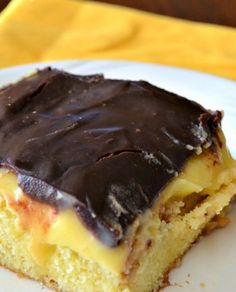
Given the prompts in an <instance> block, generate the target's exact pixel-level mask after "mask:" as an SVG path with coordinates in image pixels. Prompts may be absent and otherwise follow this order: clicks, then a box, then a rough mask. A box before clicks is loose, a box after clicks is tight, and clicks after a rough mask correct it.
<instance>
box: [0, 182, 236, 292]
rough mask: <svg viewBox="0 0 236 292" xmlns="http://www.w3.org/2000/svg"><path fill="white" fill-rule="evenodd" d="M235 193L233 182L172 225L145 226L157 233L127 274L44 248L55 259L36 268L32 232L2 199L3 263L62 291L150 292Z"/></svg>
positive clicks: (0, 242) (71, 253)
mask: <svg viewBox="0 0 236 292" xmlns="http://www.w3.org/2000/svg"><path fill="white" fill-rule="evenodd" d="M235 193H236V182H234V181H233V182H231V183H230V184H228V185H227V186H222V187H221V188H220V190H218V191H217V193H215V194H214V195H213V196H210V197H207V198H206V199H205V200H204V201H202V202H201V203H200V204H198V205H197V206H196V207H195V208H194V209H193V210H191V211H190V212H187V213H186V214H183V215H182V216H177V217H176V218H173V220H171V221H170V222H167V221H165V220H160V219H157V222H156V223H155V226H146V227H147V228H149V229H150V228H153V230H152V234H153V240H152V241H151V242H150V244H149V246H147V250H146V252H145V253H143V254H142V255H141V257H140V258H139V262H138V263H137V264H136V265H135V263H133V264H132V269H131V270H130V272H129V273H128V274H127V275H119V274H116V273H113V272H111V271H108V270H106V269H104V268H102V267H101V266H99V265H98V264H97V263H95V262H94V261H91V260H87V259H85V258H83V255H79V254H78V253H76V252H74V251H72V250H71V249H69V248H67V247H63V246H57V245H53V246H51V247H48V246H45V249H48V248H50V249H51V250H50V254H51V256H50V258H49V261H48V262H47V265H45V266H40V265H38V264H37V263H36V262H35V261H34V259H33V258H32V256H31V254H30V252H29V251H28V249H27V245H28V242H29V240H30V233H29V232H28V231H19V229H18V228H17V224H16V221H17V216H16V215H15V214H14V213H12V212H11V211H9V209H8V208H7V206H6V202H5V200H4V199H3V197H1V196H0V225H1V229H0V264H1V265H3V266H5V267H7V268H9V269H11V270H14V271H16V272H18V273H20V274H23V275H25V276H27V277H29V278H32V279H35V280H38V281H40V282H42V283H44V284H46V285H47V286H48V287H52V288H53V289H56V290H58V291H63V292H91V291H94V292H103V291H104V292H118V291H119V292H120V291H122V292H146V291H147V292H149V291H152V290H153V289H154V288H157V287H156V283H159V284H158V286H161V283H162V282H163V277H164V275H165V274H166V273H167V272H168V270H170V268H171V267H172V266H173V264H174V262H175V261H176V260H177V259H179V258H180V257H181V256H182V255H183V254H184V253H185V252H186V250H187V249H188V248H189V247H190V246H191V244H192V243H193V242H194V241H195V240H196V239H197V238H198V237H199V235H200V234H201V232H202V230H203V229H204V228H205V227H206V225H207V224H208V223H209V222H210V221H211V220H212V218H214V217H215V215H218V214H220V213H221V211H222V210H223V209H224V208H225V207H226V206H227V205H228V204H229V202H230V201H231V200H232V198H233V196H234V194H235ZM136 247H137V246H134V248H136ZM39 250H43V247H42V246H40V247H39ZM44 252H45V251H44ZM131 261H132V260H131Z"/></svg>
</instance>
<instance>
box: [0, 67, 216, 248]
mask: <svg viewBox="0 0 236 292" xmlns="http://www.w3.org/2000/svg"><path fill="white" fill-rule="evenodd" d="M157 78H158V77H157ZM220 120H221V115H220V113H219V112H216V113H211V112H209V111H207V110H205V109H204V108H203V107H201V106H200V105H198V104H197V103H195V102H192V101H189V100H187V99H185V98H182V97H179V96H177V95H175V94H173V93H170V92H167V91H165V90H163V89H160V88H157V87H154V86H152V85H151V84H149V83H147V82H144V81H138V82H137V81H128V80H127V81H126V80H109V79H104V77H103V76H102V75H94V76H75V75H71V74H69V73H66V72H62V71H58V70H53V69H51V68H46V69H44V70H41V71H38V72H37V73H36V74H34V75H32V76H30V77H27V78H25V79H23V80H21V81H20V82H18V83H16V84H14V85H9V86H7V87H6V88H3V89H2V90H1V91H0V144H1V148H0V159H1V165H2V166H7V167H9V168H11V169H13V170H14V171H15V173H16V174H17V176H18V180H19V184H20V186H21V188H22V189H23V190H24V191H25V192H26V193H27V194H28V196H30V197H31V198H33V199H36V200H39V201H41V202H44V203H47V204H50V205H52V206H55V207H56V208H57V209H58V210H59V211H60V210H63V209H66V208H73V209H74V210H75V212H76V213H77V214H78V216H79V217H80V220H81V221H82V222H83V224H84V225H85V226H86V227H87V228H88V229H89V230H90V231H91V232H93V234H94V235H95V236H96V237H97V238H99V239H100V240H101V241H102V242H103V243H104V244H106V245H108V246H111V247H115V246H117V245H119V244H120V242H121V241H122V239H124V237H125V233H126V231H127V229H128V227H129V226H130V225H131V224H132V222H133V221H134V219H135V218H136V217H137V215H138V214H142V213H143V212H144V211H145V210H146V209H147V208H150V207H151V206H152V205H153V203H154V202H155V200H156V199H157V198H158V195H159V193H160V191H161V190H162V189H163V188H164V187H165V186H166V184H167V183H168V182H169V181H170V180H171V179H172V178H173V177H175V176H177V175H178V173H179V172H180V171H181V170H182V168H183V166H184V165H185V163H186V161H187V160H188V158H189V157H190V156H192V155H193V154H194V153H198V154H199V153H200V152H201V150H202V149H204V147H205V148H207V147H211V149H213V148H214V144H215V142H214V141H215V137H216V130H217V128H218V126H219V124H220Z"/></svg>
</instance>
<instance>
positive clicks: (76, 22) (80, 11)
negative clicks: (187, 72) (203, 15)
mask: <svg viewBox="0 0 236 292" xmlns="http://www.w3.org/2000/svg"><path fill="white" fill-rule="evenodd" d="M61 59H123V60H124V59H125V60H135V61H145V62H154V63H161V64H167V65H172V66H181V67H186V68H191V69H197V70H201V71H205V72H210V73H215V74H218V75H221V76H225V77H229V78H234V79H236V30H235V29H233V28H227V27H222V26H217V25H209V24H201V23H194V22H190V21H184V20H178V19H173V18H168V17H164V16H159V15H154V14H150V13H145V12H139V11H136V10H132V9H126V8H121V7H118V6H111V5H106V4H100V3H95V2H90V1H78V0H77V1H76V0H74V1H73V0H12V1H11V4H10V5H9V6H8V7H7V9H5V10H4V11H3V12H2V13H1V15H0V66H1V67H7V66H11V65H17V64H22V63H29V62H38V61H48V60H61Z"/></svg>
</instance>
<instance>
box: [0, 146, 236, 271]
mask: <svg viewBox="0 0 236 292" xmlns="http://www.w3.org/2000/svg"><path fill="white" fill-rule="evenodd" d="M213 156H214V155H213V154H210V153H208V154H201V155H195V156H194V157H192V158H191V159H190V160H189V161H188V163H187V164H186V166H185V168H184V171H183V172H182V173H180V174H179V175H178V177H176V178H174V179H173V180H172V182H170V183H169V184H168V186H167V187H166V188H165V189H164V190H163V191H162V192H161V194H160V196H159V199H158V200H157V202H156V204H155V205H154V207H153V208H151V209H150V210H149V212H150V211H151V212H153V213H155V212H159V206H160V205H161V204H165V202H167V201H168V200H169V199H170V198H172V197H175V198H183V197H186V196H188V195H190V194H193V193H198V194H206V193H207V194H208V195H213V194H214V191H215V190H217V189H219V187H220V186H221V185H222V184H223V183H225V181H226V177H227V180H228V181H229V182H230V173H231V172H233V173H232V177H233V176H234V177H235V176H236V174H235V171H236V170H235V162H234V160H233V159H232V158H231V156H230V154H229V153H228V151H227V150H226V149H225V148H223V149H221V150H219V153H218V157H215V158H214V157H213ZM216 161H217V162H216ZM226 173H227V174H226ZM0 195H2V196H3V198H4V199H5V200H6V202H7V207H8V208H9V210H11V212H14V213H15V214H17V218H18V220H17V222H15V223H16V225H17V226H18V229H19V233H20V232H24V230H27V231H29V232H30V234H31V240H30V242H29V244H28V246H27V248H28V249H29V252H30V253H31V255H32V257H33V259H34V260H35V261H36V262H37V264H39V265H40V266H42V267H44V266H45V265H46V264H47V262H48V260H49V259H50V257H51V255H52V254H53V252H54V247H55V245H57V246H63V247H68V248H70V249H71V250H73V251H75V252H78V253H79V254H81V255H82V256H83V257H85V258H87V259H91V260H94V261H95V262H97V263H98V264H100V265H101V266H103V267H104V268H106V269H108V270H110V271H112V272H114V273H117V274H120V273H121V272H122V271H124V270H125V267H126V264H127V261H128V258H129V255H130V253H131V252H132V250H131V248H130V247H131V246H132V242H131V241H132V240H133V238H134V233H132V227H133V228H134V226H131V227H130V230H129V232H128V233H127V238H126V240H124V241H123V243H122V244H121V245H120V246H118V247H116V248H110V247H107V246H105V245H104V244H103V243H102V242H100V241H99V240H98V239H96V237H94V236H93V234H92V233H91V232H89V230H88V229H86V227H85V226H84V225H83V224H82V223H81V222H80V220H79V217H78V216H77V215H76V213H75V212H74V211H73V210H65V211H62V212H59V213H58V212H56V210H55V209H54V208H53V207H50V206H48V205H46V204H42V203H39V202H37V201H35V200H32V199H31V198H30V197H28V196H27V195H25V194H24V193H23V192H22V190H21V189H20V187H19V186H18V183H17V177H16V175H15V174H14V173H12V172H11V171H9V170H7V169H3V168H2V169H1V171H0ZM141 217H142V216H141ZM140 221H141V220H140ZM131 234H132V235H133V236H130V235H131ZM145 240H146V239H145Z"/></svg>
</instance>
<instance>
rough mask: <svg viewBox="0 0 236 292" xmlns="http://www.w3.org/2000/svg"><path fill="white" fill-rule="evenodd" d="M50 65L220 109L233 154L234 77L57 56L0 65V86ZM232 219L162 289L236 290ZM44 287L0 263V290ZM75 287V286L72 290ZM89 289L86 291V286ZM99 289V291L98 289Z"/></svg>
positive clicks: (234, 215)
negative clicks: (144, 84) (142, 84)
mask: <svg viewBox="0 0 236 292" xmlns="http://www.w3.org/2000/svg"><path fill="white" fill-rule="evenodd" d="M46 65H52V66H53V67H56V68H62V69H65V70H67V71H70V72H72V73H77V74H93V73H104V74H105V76H106V77H109V78H122V79H134V80H137V79H144V80H147V81H149V82H151V83H153V84H155V85H158V86H159V87H162V88H165V89H167V90H169V91H173V92H176V93H178V94H181V95H183V96H185V97H187V98H190V99H194V100H195V101H198V102H200V103H201V104H202V105H204V106H205V107H206V108H209V109H213V110H214V109H220V110H224V112H225V117H224V121H223V130H224V132H225V134H226V138H227V141H228V146H229V148H230V150H231V152H232V153H233V155H234V157H236V83H235V82H233V81H230V80H226V79H223V78H219V77H215V76H212V75H208V74H201V73H197V72H194V71H190V70H184V69H179V68H173V67H167V66H159V65H151V64H144V63H133V62H120V61H84V62H80V61H63V62H53V63H43V64H42V63H40V64H30V65H25V66H19V67H14V68H7V69H3V70H0V86H1V85H5V84H7V83H9V82H13V81H16V80H17V79H19V78H21V77H22V76H24V75H27V74H28V73H29V72H30V71H32V70H34V69H36V68H42V67H45V66H46ZM230 217H231V220H232V223H231V224H230V225H229V226H228V227H227V228H225V229H223V230H216V231H215V232H213V233H212V234H211V235H210V236H207V237H205V238H203V239H201V240H200V242H199V243H198V244H197V245H195V246H194V247H193V248H192V249H191V250H190V251H189V252H188V253H187V255H186V256H185V257H184V259H183V262H182V264H181V267H179V268H177V269H175V270H173V271H172V273H171V274H170V282H171V283H172V284H174V285H172V286H170V287H167V288H165V289H164V290H163V291H164V292H180V291H181V292H182V291H183V292H189V291H196V292H198V291H199V292H200V291H201V292H203V291H206V292H222V291H227V292H234V291H236V276H235V271H236V233H235V229H236V208H235V209H234V210H233V211H232V212H231V215H230ZM42 289H43V291H44V292H47V291H50V290H48V289H46V288H42V286H41V285H39V284H37V283H35V282H33V281H30V280H27V279H22V278H19V277H18V276H16V275H15V274H13V273H11V272H9V271H5V270H4V269H0V292H16V291H17V292H25V291H31V292H40V291H41V292H42ZM78 292H79V291H78ZM91 292H92V291H91ZM104 292H105V291H104Z"/></svg>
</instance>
